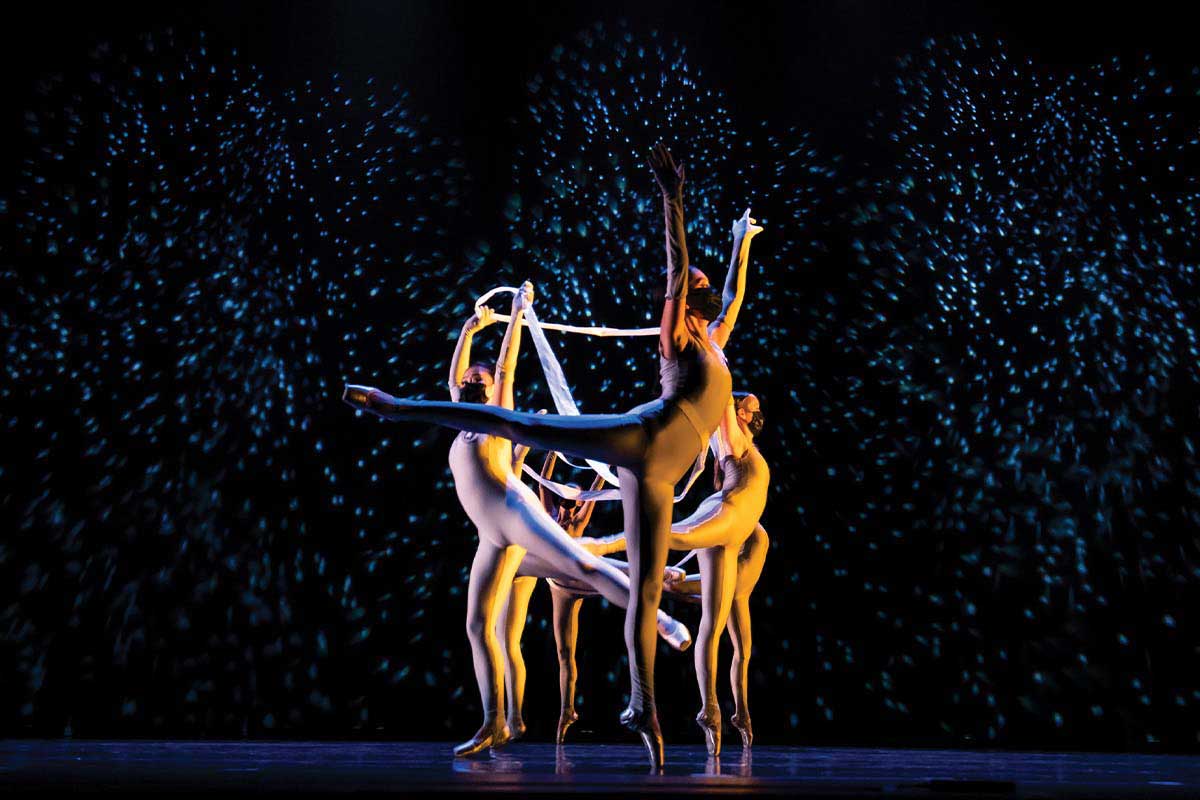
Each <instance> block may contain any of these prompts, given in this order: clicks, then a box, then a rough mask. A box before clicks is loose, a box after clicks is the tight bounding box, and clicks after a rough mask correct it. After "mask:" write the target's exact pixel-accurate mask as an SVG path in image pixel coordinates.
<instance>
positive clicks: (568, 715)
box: [500, 411, 682, 744]
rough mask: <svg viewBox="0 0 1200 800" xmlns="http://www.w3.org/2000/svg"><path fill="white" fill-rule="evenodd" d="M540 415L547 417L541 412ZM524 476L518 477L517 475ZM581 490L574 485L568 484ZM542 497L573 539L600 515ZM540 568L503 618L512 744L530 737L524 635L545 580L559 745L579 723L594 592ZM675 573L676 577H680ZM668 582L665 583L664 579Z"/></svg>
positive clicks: (548, 468) (521, 584)
mask: <svg viewBox="0 0 1200 800" xmlns="http://www.w3.org/2000/svg"><path fill="white" fill-rule="evenodd" d="M538 413H539V414H540V413H542V412H540V411H539V412H538ZM557 460H558V453H554V452H551V453H547V454H546V460H545V461H544V462H543V464H542V471H541V475H542V477H544V478H546V479H550V478H552V477H553V475H554V465H555V462H556V461H557ZM518 474H519V472H518ZM568 486H570V487H571V488H578V487H577V486H576V485H575V484H568ZM603 486H604V478H603V477H602V476H600V475H597V476H596V478H595V480H594V481H593V482H592V485H591V488H590V490H589V491H596V490H598V489H600V488H602V487H603ZM538 497H539V499H540V500H541V502H542V506H543V507H544V508H545V509H546V512H547V513H548V514H549V515H550V516H551V518H552V519H554V521H555V522H557V523H558V524H559V525H560V526H561V527H562V529H563V530H565V531H566V532H567V534H568V535H569V536H570V537H571V538H573V539H579V538H580V537H581V536H583V532H584V530H586V529H587V526H588V523H589V522H590V521H591V518H592V512H593V510H594V509H595V506H596V501H595V500H580V499H575V500H568V499H565V498H559V497H558V496H556V495H554V494H553V493H551V492H549V491H547V490H546V488H545V487H544V486H542V485H541V484H539V485H538ZM540 566H541V565H538V564H536V563H534V562H530V560H529V559H528V558H526V560H525V562H523V563H522V564H521V568H520V569H518V570H517V577H516V579H515V580H514V581H513V588H512V592H511V593H510V595H509V599H508V603H507V604H506V605H505V607H504V611H503V612H502V613H501V615H500V626H501V631H502V636H501V639H500V642H501V645H502V647H503V650H504V657H505V670H504V675H505V683H506V687H507V690H508V727H509V729H510V730H511V731H512V732H513V738H514V739H516V738H519V737H520V736H521V735H523V734H524V732H525V721H524V716H523V706H524V699H525V659H524V657H523V655H522V653H521V635H522V633H523V632H524V630H525V619H526V616H527V611H528V608H529V598H530V596H531V595H532V594H533V590H534V587H535V586H536V585H537V580H538V578H539V577H542V578H546V583H547V584H548V585H549V586H550V596H551V599H552V601H553V609H554V610H553V626H554V643H555V646H556V649H557V651H558V685H559V697H560V700H561V704H560V710H559V716H558V731H557V734H556V736H555V740H556V741H557V742H558V744H562V743H563V741H564V740H565V737H566V733H567V729H568V728H570V727H571V725H573V724H574V723H575V722H576V721H577V720H578V719H579V715H578V714H577V713H576V711H575V679H576V676H577V674H578V670H577V668H576V664H575V645H576V641H577V638H578V632H579V609H580V606H581V605H582V604H583V599H584V598H585V597H594V596H595V595H596V592H595V590H593V589H592V588H591V587H590V586H588V585H587V584H585V583H580V582H577V581H572V580H571V579H570V578H569V577H568V576H564V575H558V576H554V575H546V574H538V573H544V572H546V570H545V569H539V567H540ZM681 575H682V573H680V575H675V573H672V577H680V576H681ZM664 579H665V578H664Z"/></svg>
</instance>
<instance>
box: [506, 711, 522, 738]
mask: <svg viewBox="0 0 1200 800" xmlns="http://www.w3.org/2000/svg"><path fill="white" fill-rule="evenodd" d="M508 730H509V736H508V740H507V741H506V742H505V744H507V743H508V742H515V741H517V740H518V739H524V738H525V720H523V719H521V718H520V717H517V718H516V719H510V720H509V721H508Z"/></svg>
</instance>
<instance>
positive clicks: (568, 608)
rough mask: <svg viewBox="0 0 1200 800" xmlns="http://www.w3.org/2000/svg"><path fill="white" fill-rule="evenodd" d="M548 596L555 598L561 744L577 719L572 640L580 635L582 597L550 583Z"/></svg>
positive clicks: (557, 737)
mask: <svg viewBox="0 0 1200 800" xmlns="http://www.w3.org/2000/svg"><path fill="white" fill-rule="evenodd" d="M550 597H551V598H552V599H553V601H554V644H555V647H556V648H557V649H558V696H559V700H560V703H559V712H558V732H557V734H556V735H555V741H556V742H557V743H558V744H562V743H563V742H564V741H566V738H567V729H568V728H570V727H571V726H572V725H574V724H575V723H576V721H578V720H579V714H577V713H576V712H575V679H576V678H577V677H578V675H579V672H578V670H577V669H576V665H575V644H576V641H577V640H578V638H579V609H580V608H581V607H582V606H583V598H582V597H581V596H579V595H578V594H575V593H574V592H571V591H569V590H567V589H564V588H562V587H561V586H556V585H555V584H553V583H551V584H550Z"/></svg>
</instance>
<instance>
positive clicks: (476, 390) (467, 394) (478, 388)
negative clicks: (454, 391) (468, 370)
mask: <svg viewBox="0 0 1200 800" xmlns="http://www.w3.org/2000/svg"><path fill="white" fill-rule="evenodd" d="M458 399H459V401H461V402H463V403H481V404H485V403H487V401H488V398H487V386H486V385H485V384H484V383H482V382H480V381H474V382H472V383H464V384H463V385H462V386H460V387H458Z"/></svg>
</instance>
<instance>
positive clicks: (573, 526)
mask: <svg viewBox="0 0 1200 800" xmlns="http://www.w3.org/2000/svg"><path fill="white" fill-rule="evenodd" d="M603 488H604V476H603V475H597V476H596V479H595V480H593V481H592V485H591V487H589V489H588V491H590V492H595V491H598V490H600V489H603ZM595 510H596V501H595V500H585V501H583V503H582V504H581V505H580V506H579V507H578V508H576V509H575V513H574V514H572V515H571V519H570V520H568V522H567V525H568V526H569V527H567V532H568V533H570V534H571V535H572V536H581V535H583V532H584V531H585V530H587V526H588V525H589V524H590V523H591V521H592V512H593V511H595Z"/></svg>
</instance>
